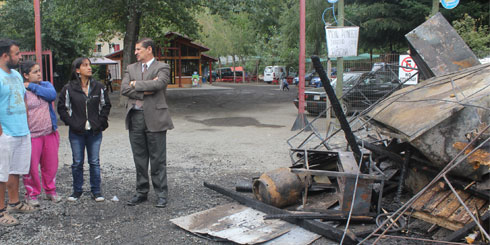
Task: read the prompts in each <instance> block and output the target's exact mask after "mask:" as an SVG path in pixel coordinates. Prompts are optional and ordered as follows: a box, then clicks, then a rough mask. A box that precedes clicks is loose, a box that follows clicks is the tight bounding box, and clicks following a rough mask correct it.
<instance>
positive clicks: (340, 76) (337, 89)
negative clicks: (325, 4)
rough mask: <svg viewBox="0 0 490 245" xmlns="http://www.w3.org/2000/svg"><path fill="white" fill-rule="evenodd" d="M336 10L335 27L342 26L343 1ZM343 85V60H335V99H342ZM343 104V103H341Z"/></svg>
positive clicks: (340, 0)
mask: <svg viewBox="0 0 490 245" xmlns="http://www.w3.org/2000/svg"><path fill="white" fill-rule="evenodd" d="M337 9H338V11H339V15H338V16H339V17H338V18H337V19H338V20H337V21H338V23H337V26H339V27H342V26H344V0H339V3H338V5H337ZM343 83H344V58H343V57H338V58H337V84H336V86H335V94H336V95H337V98H340V97H342V86H343ZM342 103H343V102H342Z"/></svg>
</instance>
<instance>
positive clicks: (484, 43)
mask: <svg viewBox="0 0 490 245" xmlns="http://www.w3.org/2000/svg"><path fill="white" fill-rule="evenodd" d="M477 22H478V20H477V19H474V18H472V17H471V16H470V15H469V14H465V15H464V18H463V19H461V20H455V21H453V26H454V29H456V31H457V32H458V34H459V35H460V36H461V38H463V40H464V41H465V42H466V43H467V44H468V46H469V47H470V48H471V49H472V50H473V52H474V53H475V55H476V56H477V57H479V58H483V57H486V56H488V55H490V32H489V30H488V25H482V26H477Z"/></svg>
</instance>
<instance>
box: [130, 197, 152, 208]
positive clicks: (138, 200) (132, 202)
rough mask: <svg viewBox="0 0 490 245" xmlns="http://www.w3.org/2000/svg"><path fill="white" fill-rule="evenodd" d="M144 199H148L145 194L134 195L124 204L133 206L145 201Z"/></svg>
mask: <svg viewBox="0 0 490 245" xmlns="http://www.w3.org/2000/svg"><path fill="white" fill-rule="evenodd" d="M146 200H148V198H147V197H146V196H142V195H135V196H134V197H133V198H131V200H129V201H128V202H127V203H126V204H127V205H128V206H135V205H137V204H140V203H142V202H145V201H146Z"/></svg>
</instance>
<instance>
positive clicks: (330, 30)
mask: <svg viewBox="0 0 490 245" xmlns="http://www.w3.org/2000/svg"><path fill="white" fill-rule="evenodd" d="M325 35H326V36H327V49H328V57H330V58H333V57H345V56H357V43H358V41H359V27H358V26H355V27H332V26H325Z"/></svg>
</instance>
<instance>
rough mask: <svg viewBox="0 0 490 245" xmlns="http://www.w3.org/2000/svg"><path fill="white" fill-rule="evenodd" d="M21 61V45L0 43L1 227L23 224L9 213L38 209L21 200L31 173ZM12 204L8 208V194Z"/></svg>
mask: <svg viewBox="0 0 490 245" xmlns="http://www.w3.org/2000/svg"><path fill="white" fill-rule="evenodd" d="M20 58H21V55H20V50H19V45H18V44H17V43H16V42H14V41H12V40H8V39H2V40H0V152H1V154H0V225H2V226H12V225H16V224H18V223H19V221H18V220H17V219H15V218H14V217H12V216H10V214H9V213H30V212H33V211H35V209H34V208H33V207H32V206H30V205H28V204H26V203H23V202H20V199H19V176H20V175H23V174H27V173H29V167H30V158H31V139H30V133H29V126H28V124H27V111H26V110H27V109H26V104H25V91H26V90H25V87H24V83H23V79H22V77H21V76H20V74H19V73H18V72H17V71H16V70H14V69H15V68H17V66H18V64H19V60H20ZM7 189H8V195H9V204H8V207H7V208H5V191H6V190H7Z"/></svg>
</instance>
